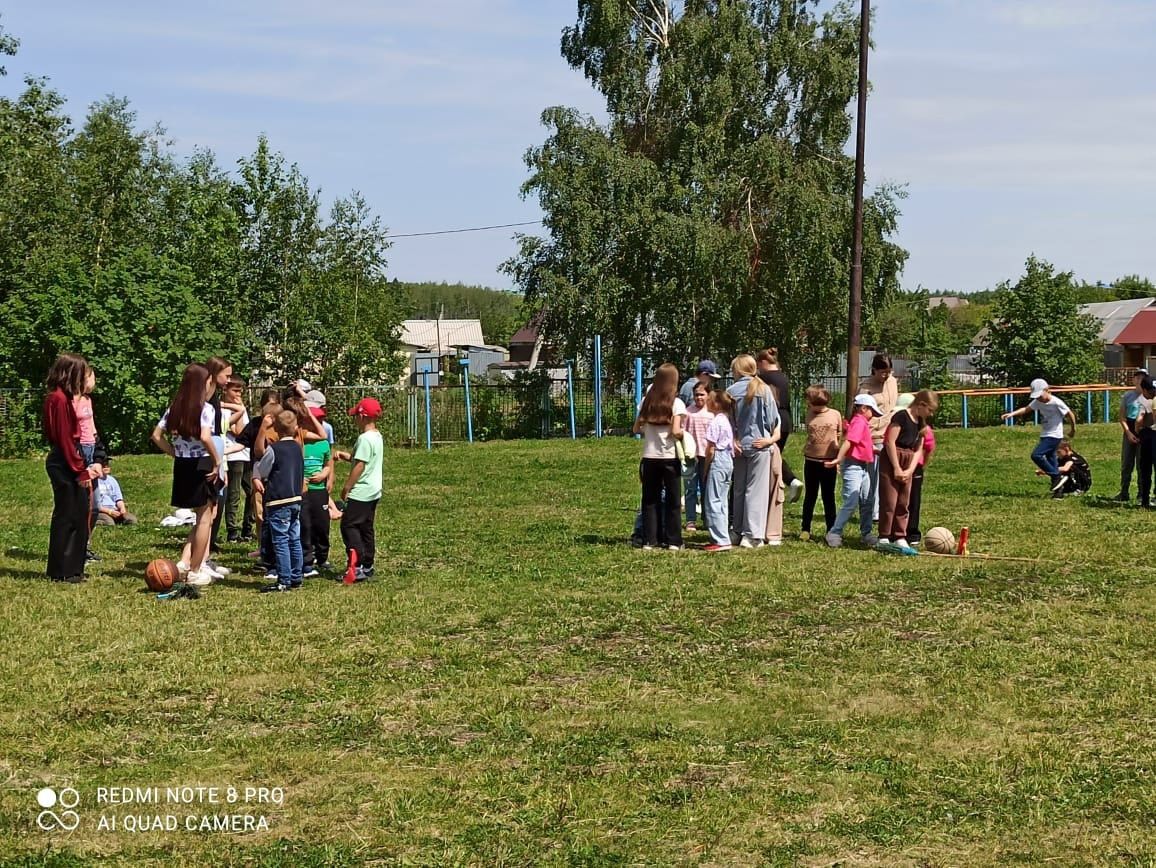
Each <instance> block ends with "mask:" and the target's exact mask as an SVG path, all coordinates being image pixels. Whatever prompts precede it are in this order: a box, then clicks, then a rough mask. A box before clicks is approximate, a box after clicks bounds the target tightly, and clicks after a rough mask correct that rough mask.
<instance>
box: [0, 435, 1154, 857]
mask: <svg viewBox="0 0 1156 868" xmlns="http://www.w3.org/2000/svg"><path fill="white" fill-rule="evenodd" d="M1035 437H1036V429H1034V428H1019V429H1015V430H1008V429H989V430H982V431H948V432H943V433H941V435H940V442H941V451H940V453H939V455H938V456H937V458H936V460H935V462H934V463H933V464H932V465H931V468H930V469H929V472H928V481H927V490H926V494H925V516H926V518H927V521H926V522H925V523H924V527H925V528H926V527H928V526H930V525H932V524H943V525H946V526H948V527H950V528H952V529H953V530H955V531H958V529H959V528H960V526H962V525H964V524H967V525H969V526H970V527H971V531H972V550H973V552H975V553H989V554H1002V555H1014V556H1022V557H1035V556H1039V557H1040V558H1041V561H1040V562H1039V563H1016V562H1000V561H987V562H983V561H976V560H972V561H966V562H965V561H957V560H950V559H936V558H931V557H920V558H901V557H897V556H884V555H879V554H876V553H874V552H869V551H864V550H862V549H859V548H858V542H857V540H856V539H855V536H856V534H855V532H853V531H849V532H848V538H847V543H848V545H847V547H845V548H844V549H842V550H840V551H830V550H827V549H826V548H825V547H823V546H821V545H819V544H816V543H802V542H799V541H797V531H798V525H799V512H800V508H799V506H798V505H796V506H793V507H790V508H789V509H788V514H787V530H788V541H787V543H786V544H785V545H784V546H783V547H782V548H779V549H769V548H768V549H762V550H759V551H752V552H734V553H731V554H728V555H721V556H711V555H707V554H705V553H702V552H698V551H685V552H678V553H674V552H665V551H662V552H642V551H636V550H633V549H631V548H630V547H629V546H628V545H626V543H625V540H626V537H627V533H628V531H629V527H630V524H631V520H632V513H633V509H634V506H635V504H636V503H637V499H638V487H637V482H636V469H637V456H638V446H637V444H636V443H635V442H634V441H631V440H627V439H614V440H604V441H598V442H595V441H580V442H577V443H572V442H569V441H555V442H515V443H493V444H484V445H477V446H474V447H467V446H458V447H451V448H444V449H440V450H437V451H435V452H433V453H432V454H427V453H426V452H424V451H402V450H390V451H389V452H388V456H387V479H386V491H387V494H386V498H385V500H384V501H383V502H382V504H381V507H380V509H379V511H378V549H379V552H380V554H379V558H378V578H377V579H376V580H375V581H374V582H372V583H369V584H365V585H358V586H355V587H345V586H342V585H337V584H334V583H332V582H327V581H323V580H311V581H308V582H307V586H306V588H305V589H304V590H303V591H301V592H298V593H293V594H283V595H258V594H257V593H256V588H257V587H258V586H259V585H260V584H261V580H260V579H259V578H258V577H255V576H252V575H250V574H248V573H246V572H244V571H243V570H242V568H245V567H246V566H247V565H248V563H249V562H248V561H247V559H246V558H245V556H244V551H243V549H242V548H241V547H239V546H238V547H230V550H229V551H228V552H227V553H226V555H225V557H223V558H222V560H223V562H225V563H226V564H228V565H230V566H233V567H235V568H238V572H237V573H235V574H234V575H233V576H232V577H230V579H228V580H227V581H225V582H224V583H223V584H221V585H218V586H214V587H212V588H211V589H209V590H208V591H207V592H206V593H205V595H204V596H203V597H202V598H201V599H200V600H195V601H190V600H178V601H171V602H159V601H157V600H156V598H155V597H154V596H153V595H152V594H150V593H147V592H145V591H144V590H143V587H144V586H143V571H144V564H145V562H146V561H147V560H149V559H150V558H152V557H157V556H172V555H173V553H175V552H176V551H177V547H178V537H176V536H174V535H173V532H171V531H164V530H159V529H157V522H158V520H159V519H160V517H161V516H162V515H164V514H165V513H166V512H167V507H166V504H167V499H168V486H169V464H168V462H167V460H166V459H164V458H162V457H159V456H148V457H139V458H124V459H122V460H120V461H118V462H117V463H116V473H117V475H118V477H119V479H120V481H121V483H122V485H123V487H124V489H125V491H126V493H127V495H128V497H129V500H130V506H131V507H132V508H133V509H134V510H135V511H136V512H137V514H138V515H140V516H141V518H142V524H141V525H140V526H139V527H137V528H131V529H114V530H110V529H108V528H101V529H98V531H97V533H96V535H95V540H94V547H95V548H96V549H97V550H98V551H99V552H100V553H101V554H103V556H104V560H103V561H102V562H101V563H100V564H97V565H96V566H95V567H94V568H93V569H92V570H91V580H90V581H89V582H88V583H87V584H85V585H82V586H77V587H70V586H65V585H58V584H51V583H49V582H48V581H46V580H45V579H43V578H42V575H43V566H44V549H45V546H46V542H47V525H48V519H49V515H50V511H51V497H50V491H49V486H48V483H47V479H46V477H45V475H44V471H43V466H42V463H41V462H39V461H7V462H0V491H2V492H3V496H2V497H0V659H2V660H3V668H2V669H0V778H2V780H3V785H2V786H0V860H10V861H12V862H15V863H17V864H27V865H33V864H36V865H39V864H53V865H65V864H74V863H82V862H87V861H90V860H96V859H97V858H98V857H103V858H112V859H113V860H114V861H115V860H119V861H121V862H123V863H126V864H128V863H131V864H147V863H153V864H161V863H166V864H171V863H178V864H198V863H199V864H230V863H231V864H262V865H319V866H320V865H338V864H361V863H363V862H369V861H381V862H385V863H392V862H405V863H417V864H428V865H444V864H455V863H473V864H481V865H500V864H506V865H525V864H576V865H577V864H581V865H603V864H676V863H695V864H715V865H731V864H784V865H786V864H805V865H826V864H831V863H834V862H841V863H844V864H878V865H904V864H908V865H984V864H995V863H1009V862H1010V863H1018V864H1040V863H1043V862H1045V861H1048V860H1050V861H1052V862H1053V863H1054V864H1063V865H1079V864H1153V863H1154V862H1156V775H1154V770H1156V701H1154V697H1156V626H1154V623H1156V590H1154V582H1156V573H1154V572H1153V570H1152V568H1151V566H1150V565H1151V564H1152V562H1153V561H1152V557H1151V553H1152V542H1153V539H1154V534H1153V530H1154V527H1156V525H1154V522H1156V516H1153V515H1150V514H1148V513H1145V512H1143V511H1141V510H1139V509H1135V508H1113V507H1112V506H1111V505H1109V504H1108V503H1106V502H1104V501H1100V500H1098V499H1096V498H1091V497H1088V498H1069V499H1067V500H1064V501H1052V500H1050V499H1048V498H1047V497H1046V496H1045V491H1046V488H1047V486H1046V484H1045V483H1044V482H1043V481H1041V480H1039V479H1037V478H1036V477H1035V476H1033V475H1032V469H1033V468H1032V465H1031V464H1030V462H1029V460H1028V454H1029V452H1030V451H1031V448H1032V446H1033V445H1034V442H1035ZM1078 446H1079V448H1080V449H1081V450H1082V451H1083V452H1084V453H1085V455H1087V456H1088V457H1089V459H1090V460H1091V463H1092V467H1093V472H1094V474H1095V492H1096V493H1097V494H1099V495H1101V496H1105V497H1106V496H1108V495H1111V494H1114V493H1115V490H1116V489H1115V486H1116V485H1117V480H1118V473H1119V457H1118V455H1119V437H1118V429H1116V428H1113V427H1110V426H1090V427H1081V429H1080V432H1079V440H1078ZM788 455H789V457H793V458H794V459H795V460H796V462H798V461H799V457H798V444H797V443H793V444H792V446H791V449H790V450H789V453H788ZM334 539H335V542H337V541H338V540H339V537H338V535H337V532H336V528H335V530H334ZM703 539H704V537H702V536H701V535H700V536H699V537H698V541H699V542H701V541H703ZM337 548H339V543H338V546H337ZM45 786H51V787H55V788H57V789H59V788H63V787H73V788H75V789H76V790H77V792H78V794H79V796H80V799H81V803H80V805H79V806H78V808H77V813H78V814H79V816H80V825H79V826H78V827H77V828H76V830H75V831H73V832H71V833H66V832H62V831H59V830H56V831H52V832H44V831H41V830H40V829H39V828H37V825H36V818H37V814H38V812H39V811H40V808H39V807H38V806H37V804H36V800H35V794H36V792H37V791H38V790H39V789H40V788H42V787H45ZM177 786H204V787H218V788H221V791H222V792H224V789H225V788H227V787H230V786H232V787H235V788H238V790H240V789H241V788H243V787H246V786H255V787H259V786H264V787H282V788H284V793H285V798H284V801H283V803H282V804H281V805H269V804H264V805H260V804H248V805H245V804H237V805H232V806H230V805H211V804H196V805H172V804H162V805H159V806H157V805H130V806H116V805H112V806H110V805H100V804H97V797H98V788H99V787H160V788H162V790H163V788H166V787H177ZM230 813H245V814H250V815H254V816H257V815H260V816H263V817H264V818H265V821H266V822H267V824H268V826H269V828H268V829H267V830H261V831H252V832H248V833H246V832H243V831H242V832H226V831H220V832H202V831H188V830H186V829H184V828H180V829H178V830H176V831H165V830H160V831H137V832H126V831H124V830H123V828H118V829H117V830H115V831H113V830H100V829H98V828H97V826H98V823H99V820H100V818H101V816H102V815H114V816H116V817H117V818H119V819H120V821H121V822H122V823H123V822H124V819H123V818H124V817H125V816H126V815H134V816H143V817H144V818H145V819H146V820H147V819H148V818H149V817H151V816H152V815H156V814H162V815H167V814H175V815H176V816H177V817H179V818H180V820H179V821H180V822H181V823H182V824H183V823H184V822H185V819H184V818H185V817H186V816H187V815H190V814H198V815H203V814H209V815H217V814H230ZM130 822H131V821H130Z"/></svg>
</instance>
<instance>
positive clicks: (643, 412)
mask: <svg viewBox="0 0 1156 868" xmlns="http://www.w3.org/2000/svg"><path fill="white" fill-rule="evenodd" d="M685 419H686V404H684V403H682V401H681V400H680V399H679V397H678V368H676V367H675V366H674V365H669V364H667V365H663V366H661V367H660V368H659V369H658V371H657V372H655V375H654V382H653V383H652V384H651V387H650V390H649V391H648V392H647V393H646V397H645V398H643V399H642V406H641V407H640V408H639V410H638V418H637V419H635V420H634V433H635V434H641V435H642V444H643V445H642V540H643V546H642V547H643V548H644V549H648V548H654V547H655V546H657V545H659V544H660V542H661V544H662V545H664V546H666V547H667V548H670V549H680V548H682V508H681V500H682V498H681V494H680V491H679V481H680V479H681V468H680V466H679V465H680V462H679V460H678V451H677V449H676V448H675V444H676V443H677V441H678V439H679V438H681V437H682V427H683V422H684V421H685ZM664 497H665V502H663V498H664ZM660 508H661V509H662V510H663V521H662V536H663V538H662V540H661V541H660V540H659V539H658V526H659V521H658V513H659V509H660Z"/></svg>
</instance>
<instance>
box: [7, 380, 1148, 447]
mask: <svg viewBox="0 0 1156 868" xmlns="http://www.w3.org/2000/svg"><path fill="white" fill-rule="evenodd" d="M817 382H821V383H822V384H823V385H824V386H826V387H827V389H828V390H829V391H830V392H831V394H832V396H834V397H835V406H836V407H841V406H842V399H841V396H842V395H843V394H844V393H845V390H846V378H844V377H827V378H823V379H822V380H819V381H817ZM794 385H795V389H794V391H793V394H792V395H791V412H792V415H793V418H794V419H795V420H796V421H798V422H799V423H801V422H802V421H803V419H804V417H805V415H806V407H805V406H804V402H803V393H804V391H805V389H806V386H807V385H808V384H805V383H796V384H794ZM572 386H573V419H574V425H573V429H572V428H571V421H570V420H571V400H570V393H571V388H570V387H571V383H569V382H568V381H567V380H564V379H562V380H557V379H535V380H533V381H531V382H522V383H518V382H514V383H493V382H484V381H480V380H479V381H473V382H471V384H470V398H471V402H470V403H471V406H470V417H469V419H470V421H472V428H473V436H474V439H476V440H511V439H522V438H534V439H542V438H560V437H570V436H576V437H587V436H592V435H594V434H596V433H598V432H596V431H595V416H596V413H595V403H596V400H595V392H594V382H593V380H591V379H578V378H575V379H574V381H573V383H572ZM1126 388H1128V387H1127V386H1120V385H1114V384H1113V383H1112V382H1111V381H1110V380H1107V379H1106V381H1105V382H1103V383H1095V384H1087V385H1080V386H1065V387H1056V388H1054V389H1053V390H1052V391H1053V392H1055V393H1057V394H1059V395H1061V396H1062V397H1063V399H1064V401H1065V402H1066V403H1067V404H1068V405H1069V406H1070V407H1071V408H1072V410H1073V412H1075V414H1076V417H1077V419H1082V420H1083V421H1084V422H1110V421H1112V420H1114V419H1116V418H1117V412H1118V411H1117V408H1118V406H1119V403H1118V402H1119V394H1120V392H1122V391H1124V390H1125V389H1126ZM258 392H259V390H253V391H252V392H251V393H250V396H249V404H250V406H251V407H253V408H254V409H253V412H257V408H256V401H257V399H258ZM325 392H326V397H327V400H328V404H327V408H326V409H327V411H328V419H329V421H330V423H331V424H332V425H333V427H334V429H335V433H336V436H337V439H338V441H339V442H341V443H346V444H348V443H352V442H353V440H354V439H356V436H357V431H356V427H355V426H354V425H353V422H352V420H351V419H350V417H349V416H348V415H347V410H348V408H350V407H352V406H353V405H355V404H356V403H357V401H358V400H360V399H361V398H363V397H374V398H377V399H378V400H379V401H380V402H381V406H382V417H381V419H379V420H378V428H379V429H380V430H381V432H382V435H383V436H384V437H385V439H386V441H387V442H389V443H391V444H393V445H397V446H419V447H424V446H425V445H426V442H427V441H426V432H427V419H428V431H429V442H430V444H431V445H433V444H439V443H450V442H462V441H465V440H466V439H467V436H468V433H469V428H470V425H469V424H468V422H467V415H466V400H465V387H464V386H463V385H447V386H438V387H434V388H431V389H430V390H429V410H428V414H427V410H426V396H425V390H424V389H422V388H421V387H413V386H408V387H389V386H384V387H383V386H364V387H356V386H349V387H345V386H338V387H329V388H328V389H326V390H325ZM1027 392H1028V390H1027V389H1023V388H1019V387H1013V388H991V389H957V390H947V391H941V392H939V397H940V405H939V412H938V414H937V415H936V420H935V421H936V426H937V427H962V428H978V427H988V426H994V425H999V424H1003V423H1001V422H1000V415H1001V414H1002V413H1005V412H1008V411H1009V410H1013V409H1015V408H1016V407H1017V406H1022V404H1023V403H1024V401H1025V399H1026V397H1027ZM41 400H42V397H41V395H39V394H38V393H35V392H30V391H19V390H3V389H0V456H3V457H12V456H18V455H27V454H29V453H30V452H33V451H35V450H37V449H39V448H40V447H41V445H42V442H41V435H40V405H41ZM95 403H96V412H97V423H98V425H99V422H100V418H99V417H100V396H99V395H98V396H96V402H95ZM634 415H635V390H634V384H633V383H630V384H626V385H623V386H622V387H620V388H613V389H604V390H603V393H602V432H601V433H603V434H606V435H621V434H628V433H629V432H630V427H631V424H632V423H633V421H634ZM144 436H145V437H147V432H145V434H144ZM142 441H143V438H142Z"/></svg>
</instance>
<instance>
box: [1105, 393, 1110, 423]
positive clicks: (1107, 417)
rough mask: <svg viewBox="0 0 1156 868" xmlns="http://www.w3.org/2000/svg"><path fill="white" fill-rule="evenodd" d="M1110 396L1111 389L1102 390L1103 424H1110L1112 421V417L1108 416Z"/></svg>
mask: <svg viewBox="0 0 1156 868" xmlns="http://www.w3.org/2000/svg"><path fill="white" fill-rule="evenodd" d="M1111 395H1112V390H1111V389H1105V390H1104V421H1105V422H1111V421H1112V417H1111V415H1110V414H1111V411H1110V410H1109V409H1108V405H1109V404H1110V403H1111V402H1112V398H1111Z"/></svg>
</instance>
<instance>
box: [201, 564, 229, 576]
mask: <svg viewBox="0 0 1156 868" xmlns="http://www.w3.org/2000/svg"><path fill="white" fill-rule="evenodd" d="M198 572H200V573H203V574H204V575H206V576H208V577H209V578H210V579H223V578H225V577H224V575H222V574H221V573H219V572H217V570H216V569H214V568H213V566H212V565H211V564H210V563H209V562H208V561H205V562H204V563H203V564H201V568H200V570H198Z"/></svg>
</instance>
